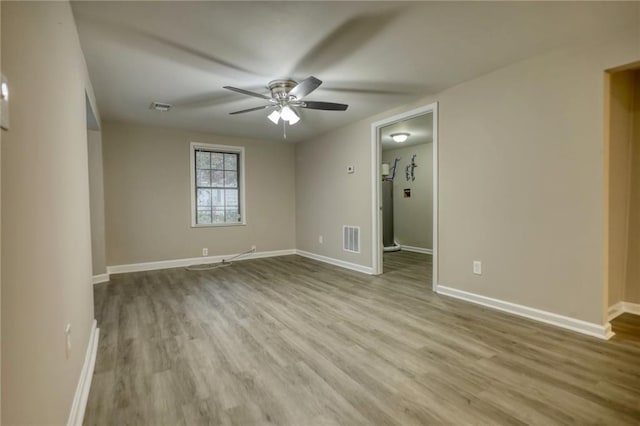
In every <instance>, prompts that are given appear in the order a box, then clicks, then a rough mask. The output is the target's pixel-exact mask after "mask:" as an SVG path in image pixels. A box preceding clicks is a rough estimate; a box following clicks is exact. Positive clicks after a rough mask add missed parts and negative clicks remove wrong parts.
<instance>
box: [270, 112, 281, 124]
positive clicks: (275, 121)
mask: <svg viewBox="0 0 640 426" xmlns="http://www.w3.org/2000/svg"><path fill="white" fill-rule="evenodd" d="M267 118H268V119H269V120H271V121H272V122H273V124H278V121H280V111H278V110H277V109H276V110H274V111H273V112H272V113H271V114H269V115H268V116H267Z"/></svg>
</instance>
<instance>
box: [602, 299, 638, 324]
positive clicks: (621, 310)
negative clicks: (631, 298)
mask: <svg viewBox="0 0 640 426" xmlns="http://www.w3.org/2000/svg"><path fill="white" fill-rule="evenodd" d="M607 314H608V315H607V316H608V320H609V321H611V320H613V319H614V318H617V317H619V316H620V315H622V314H633V315H640V304H638V303H631V302H618V303H616V304H615V305H613V306H610V307H609V309H608V311H607Z"/></svg>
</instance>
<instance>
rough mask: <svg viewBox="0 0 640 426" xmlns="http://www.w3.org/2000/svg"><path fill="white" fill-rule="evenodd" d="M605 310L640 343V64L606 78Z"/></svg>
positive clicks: (615, 324) (622, 331) (620, 333)
mask: <svg viewBox="0 0 640 426" xmlns="http://www.w3.org/2000/svg"><path fill="white" fill-rule="evenodd" d="M606 83H607V85H606V86H607V90H606V96H607V98H606V99H607V102H606V116H605V128H606V133H605V135H606V139H605V141H606V143H605V148H606V154H605V159H606V160H605V170H606V179H607V180H606V182H607V185H606V197H607V198H606V202H605V206H606V211H605V217H606V218H607V219H606V228H605V235H606V240H605V244H606V246H605V256H606V258H605V264H606V265H607V271H606V273H607V275H606V292H605V300H606V304H605V310H606V316H607V318H606V321H610V322H611V325H612V326H613V331H614V332H615V333H616V334H617V335H618V336H623V335H624V336H627V337H628V338H633V339H634V340H636V339H639V338H640V317H638V315H640V264H639V263H638V262H637V261H635V259H638V257H639V256H640V215H639V214H638V213H639V212H640V64H638V63H635V64H630V65H629V66H625V67H621V68H619V69H614V70H610V71H609V72H607V74H606Z"/></svg>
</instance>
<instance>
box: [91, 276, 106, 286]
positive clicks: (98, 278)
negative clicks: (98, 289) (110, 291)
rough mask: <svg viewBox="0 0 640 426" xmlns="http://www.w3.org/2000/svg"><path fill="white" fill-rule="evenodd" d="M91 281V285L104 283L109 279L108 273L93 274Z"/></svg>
mask: <svg viewBox="0 0 640 426" xmlns="http://www.w3.org/2000/svg"><path fill="white" fill-rule="evenodd" d="M92 281H93V285H96V284H100V283H106V282H107V281H109V274H100V275H94V276H93V278H92Z"/></svg>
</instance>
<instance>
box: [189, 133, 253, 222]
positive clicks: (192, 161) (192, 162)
mask: <svg viewBox="0 0 640 426" xmlns="http://www.w3.org/2000/svg"><path fill="white" fill-rule="evenodd" d="M198 149H203V150H207V151H215V152H226V153H230V154H238V156H239V157H240V158H239V159H238V168H239V170H238V179H239V180H240V182H239V184H238V189H239V191H240V194H239V197H238V201H239V204H240V208H239V213H240V219H241V221H240V222H237V223H235V222H234V223H197V220H196V211H197V208H196V203H197V197H196V150H198ZM244 165H245V161H244V147H243V146H232V145H215V144H210V143H201V142H191V144H190V146H189V171H190V172H189V174H190V179H191V185H190V188H191V227H192V228H212V227H219V226H244V225H246V224H247V203H246V196H245V173H244V170H245V166H244Z"/></svg>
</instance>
